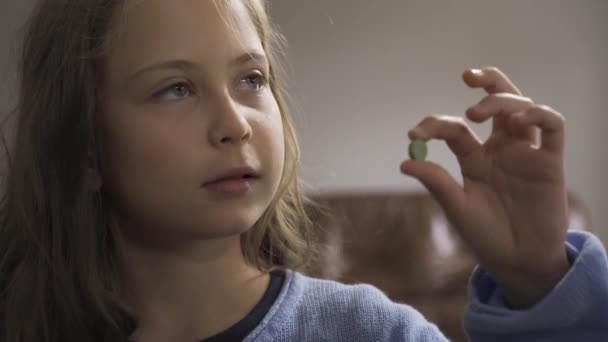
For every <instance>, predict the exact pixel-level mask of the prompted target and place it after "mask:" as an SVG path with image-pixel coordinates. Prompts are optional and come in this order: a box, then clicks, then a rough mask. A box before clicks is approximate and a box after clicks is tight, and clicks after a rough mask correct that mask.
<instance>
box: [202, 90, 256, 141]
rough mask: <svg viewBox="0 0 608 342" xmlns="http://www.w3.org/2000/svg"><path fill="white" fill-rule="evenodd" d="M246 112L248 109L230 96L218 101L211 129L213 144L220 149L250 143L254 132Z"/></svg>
mask: <svg viewBox="0 0 608 342" xmlns="http://www.w3.org/2000/svg"><path fill="white" fill-rule="evenodd" d="M246 111H247V109H246V107H244V106H242V105H240V104H238V103H237V102H235V101H234V100H233V99H232V98H231V97H230V96H228V95H226V96H223V98H222V99H221V100H219V101H218V105H217V106H216V110H215V118H214V120H213V124H212V125H211V127H210V128H209V129H210V135H209V136H210V137H211V143H212V144H213V145H214V146H216V147H218V148H220V147H222V146H225V145H240V144H244V143H246V142H247V141H249V139H251V136H252V133H253V132H252V130H251V125H250V124H249V122H248V120H247V116H246Z"/></svg>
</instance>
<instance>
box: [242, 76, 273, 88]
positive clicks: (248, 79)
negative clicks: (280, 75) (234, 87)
mask: <svg viewBox="0 0 608 342" xmlns="http://www.w3.org/2000/svg"><path fill="white" fill-rule="evenodd" d="M267 83H268V81H267V80H266V77H264V75H262V74H259V73H253V74H250V75H247V76H245V77H244V78H243V79H241V80H240V81H239V88H240V89H243V90H253V91H260V90H261V89H262V88H264V86H266V84H267Z"/></svg>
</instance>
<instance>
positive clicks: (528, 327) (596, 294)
mask: <svg viewBox="0 0 608 342" xmlns="http://www.w3.org/2000/svg"><path fill="white" fill-rule="evenodd" d="M566 248H567V250H568V254H569V256H570V257H571V260H572V266H571V269H570V270H569V272H568V273H567V274H566V275H565V276H564V278H563V279H562V280H561V281H560V282H559V283H558V284H557V285H556V287H555V288H554V289H553V290H552V291H551V292H550V293H549V294H548V295H547V296H546V297H545V298H544V299H543V300H542V301H541V302H539V303H538V304H537V305H536V306H534V307H533V308H531V309H529V310H523V311H514V310H510V309H508V308H507V306H506V305H505V303H504V301H503V300H502V298H503V297H502V295H501V293H500V290H499V289H498V288H497V287H496V285H495V283H494V281H493V280H492V279H491V278H490V276H489V275H488V274H487V273H486V272H484V271H483V270H482V269H480V268H477V269H476V270H475V271H474V273H473V276H472V277H471V282H470V286H469V295H470V300H469V306H468V308H467V312H466V314H465V323H464V324H465V329H466V331H467V334H468V335H469V338H470V340H471V341H493V342H494V341H496V342H500V341H523V342H526V341H556V342H560V341H576V342H578V341H608V260H607V257H606V252H605V250H604V248H603V246H602V244H601V242H600V241H599V240H598V239H597V238H596V237H594V236H593V235H591V234H589V233H584V232H571V233H569V234H568V241H567V244H566ZM245 341H258V342H259V341H298V342H304V341H311V342H313V341H314V342H319V341H349V342H353V341H417V342H418V341H419V342H422V341H425V342H427V341H428V342H430V341H447V339H446V337H445V336H443V334H442V333H441V332H440V331H439V329H437V327H436V326H435V325H434V324H433V323H430V322H428V321H426V320H425V319H424V317H423V316H422V315H421V314H420V313H418V312H417V311H416V310H415V309H413V308H412V307H410V306H408V305H405V304H398V303H394V302H392V301H391V300H389V299H388V298H387V297H386V296H385V295H384V294H383V293H382V292H381V291H380V290H378V289H376V288H375V287H373V286H370V285H344V284H340V283H337V282H334V281H329V280H320V279H313V278H309V277H306V276H304V275H302V274H300V273H297V272H293V271H287V274H286V279H285V282H284V285H283V288H282V290H281V293H280V295H279V296H278V298H277V300H276V301H275V303H274V304H273V306H272V307H271V309H270V311H269V312H268V314H267V315H266V317H265V318H264V319H263V320H262V322H261V323H260V324H259V325H258V326H257V328H256V329H254V330H253V332H251V334H249V336H248V337H247V338H246V339H245Z"/></svg>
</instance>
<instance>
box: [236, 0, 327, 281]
mask: <svg viewBox="0 0 608 342" xmlns="http://www.w3.org/2000/svg"><path fill="white" fill-rule="evenodd" d="M244 2H245V5H246V7H247V10H248V12H249V15H250V16H251V19H252V20H253V23H254V25H255V27H256V29H257V32H258V35H259V37H260V40H261V41H262V45H263V47H264V49H265V52H266V54H267V55H268V58H269V62H270V80H269V81H270V87H271V89H272V92H273V94H274V96H275V98H276V101H277V103H278V104H279V108H280V111H281V116H282V119H283V131H284V135H285V164H284V165H285V166H284V169H283V175H282V179H281V183H280V186H279V189H278V191H277V193H276V195H275V198H274V199H273V201H272V203H271V204H270V206H269V208H268V209H267V210H266V212H265V213H264V214H263V215H262V217H261V218H260V219H259V220H258V222H257V223H256V224H255V226H254V227H253V228H252V229H251V230H250V231H248V232H247V233H245V234H243V236H242V238H241V248H242V251H243V255H244V256H245V258H246V260H247V261H248V262H250V263H251V264H253V265H255V266H257V267H258V268H259V269H260V270H270V269H273V268H276V267H287V268H292V269H296V270H300V271H303V272H307V271H309V270H310V268H311V267H312V266H313V264H314V262H315V261H316V258H317V256H318V249H317V240H316V236H317V235H316V234H315V226H314V223H313V221H312V219H311V215H312V214H313V211H314V210H316V207H315V205H314V203H313V202H312V201H311V200H309V199H308V198H306V197H305V195H304V194H303V190H302V187H301V182H300V181H299V179H298V173H297V168H298V163H299V160H300V148H299V145H298V141H297V137H296V132H295V128H294V125H293V121H292V118H291V115H290V113H289V111H288V109H287V103H286V100H285V96H284V89H283V85H282V84H281V80H280V74H281V72H282V70H281V69H279V65H280V63H279V60H278V58H279V53H280V52H281V51H282V50H281V49H282V46H281V44H283V43H284V39H283V37H282V36H281V35H280V34H279V33H278V31H277V30H276V29H275V28H274V27H273V25H272V24H271V22H270V20H269V18H268V14H267V11H266V8H265V2H264V1H263V0H245V1H244Z"/></svg>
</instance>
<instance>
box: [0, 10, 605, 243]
mask: <svg viewBox="0 0 608 342" xmlns="http://www.w3.org/2000/svg"><path fill="white" fill-rule="evenodd" d="M32 2H33V1H32V0H27V1H25V0H20V1H0V42H1V43H0V111H1V112H2V113H6V111H7V110H8V109H9V108H10V107H11V105H12V103H13V99H14V87H13V83H14V64H13V56H14V51H15V49H14V45H15V41H16V40H15V38H16V36H15V34H16V33H17V32H18V31H19V28H20V26H21V25H22V23H23V19H24V15H25V13H27V11H28V9H29V7H30V6H31V3H32ZM271 5H272V14H273V15H274V16H275V17H276V20H277V22H278V24H279V25H280V26H281V28H282V30H283V32H284V33H285V35H286V36H287V38H288V40H289V42H290V47H289V49H288V52H289V55H288V58H289V62H290V67H289V69H290V70H291V71H290V74H291V76H292V77H291V78H292V80H291V83H290V92H291V94H292V103H293V107H294V109H295V112H296V114H297V118H296V121H297V124H298V127H299V129H300V136H301V141H302V146H303V153H304V155H303V163H302V173H303V176H304V178H305V180H307V181H308V182H309V183H310V184H311V185H312V186H313V187H314V188H316V189H318V190H322V191H331V190H342V189H347V190H352V189H356V190H361V189H364V190H365V189H373V190H377V189H380V190H403V189H406V190H409V189H420V186H419V185H418V184H417V183H416V181H414V180H411V179H406V178H404V177H402V176H401V175H400V174H399V172H398V165H399V162H400V161H401V160H402V158H403V157H404V156H405V154H406V143H407V139H406V136H405V132H406V131H407V130H408V129H409V127H412V126H413V125H415V124H416V123H417V121H418V120H419V119H420V118H421V117H422V115H424V114H425V113H448V114H454V115H461V114H462V112H463V111H464V109H465V108H466V107H467V106H469V105H470V104H473V103H474V102H476V101H477V100H478V99H479V98H480V97H481V96H482V93H481V92H480V91H478V90H477V91H473V90H469V89H467V88H466V87H465V86H464V85H463V84H462V83H461V81H460V73H461V71H462V70H463V69H464V68H465V67H468V66H477V65H486V64H494V65H497V66H499V67H501V68H502V69H503V70H505V71H506V72H508V74H509V75H510V76H511V78H512V79H513V80H514V81H516V82H517V84H518V85H519V86H520V88H521V89H522V90H523V91H525V93H526V94H527V95H528V96H531V97H533V98H534V99H535V100H537V101H539V102H542V103H546V104H549V105H551V106H553V107H555V108H556V109H558V110H560V111H561V112H562V113H563V114H564V115H565V116H566V118H567V120H568V126H567V135H568V151H567V157H566V166H567V176H568V181H569V185H570V188H571V189H573V190H575V191H576V192H578V193H579V194H581V195H582V196H583V198H584V199H585V200H586V201H587V202H588V204H589V206H590V207H591V210H592V214H593V218H594V221H595V225H596V226H597V227H598V228H599V227H601V228H602V231H603V236H604V238H605V239H606V237H608V210H606V207H607V205H606V203H608V185H607V183H606V181H605V177H606V175H607V174H608V152H607V144H606V142H605V141H604V139H603V134H604V131H605V130H607V129H608V111H607V110H606V109H605V108H606V98H607V97H608V39H607V37H608V21H606V20H605V18H606V17H607V16H608V1H605V0H578V1H570V0H536V1H527V0H512V1H497V0H492V1H488V0H467V1H447V0H443V1H439V0H418V1H409V0H375V1H370V0H271ZM476 130H477V131H478V132H479V133H480V134H482V135H485V134H487V132H488V129H487V126H483V127H478V128H476ZM430 146H431V149H432V150H431V158H432V159H433V160H435V161H439V162H441V163H442V164H444V165H446V167H447V168H448V169H449V170H450V172H452V174H454V175H456V176H457V175H458V168H457V165H456V163H455V160H454V159H453V158H452V157H451V156H450V154H449V152H448V151H447V149H446V148H445V147H444V146H443V145H442V144H440V143H432V144H431V145H430Z"/></svg>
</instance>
